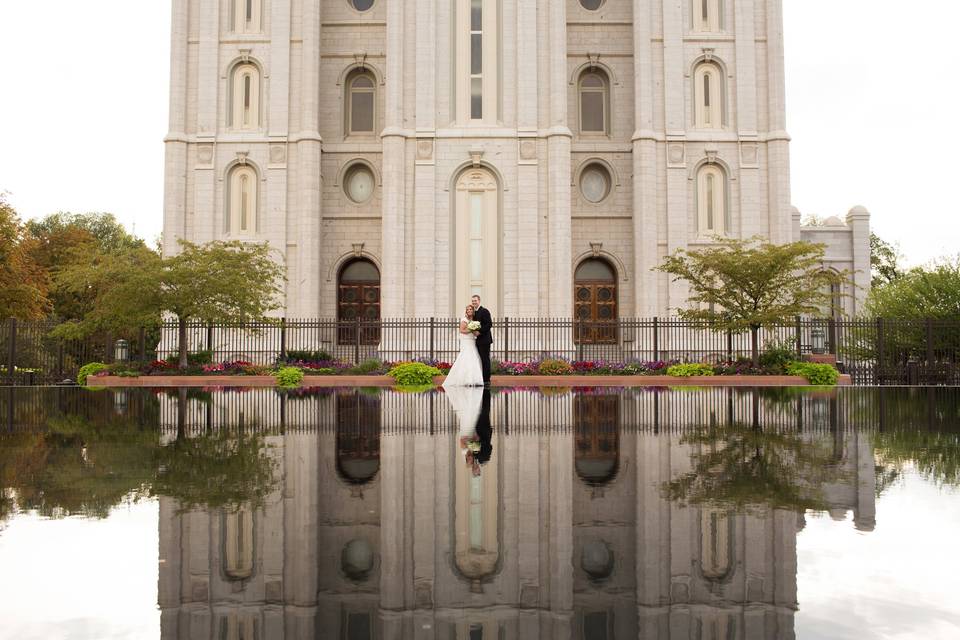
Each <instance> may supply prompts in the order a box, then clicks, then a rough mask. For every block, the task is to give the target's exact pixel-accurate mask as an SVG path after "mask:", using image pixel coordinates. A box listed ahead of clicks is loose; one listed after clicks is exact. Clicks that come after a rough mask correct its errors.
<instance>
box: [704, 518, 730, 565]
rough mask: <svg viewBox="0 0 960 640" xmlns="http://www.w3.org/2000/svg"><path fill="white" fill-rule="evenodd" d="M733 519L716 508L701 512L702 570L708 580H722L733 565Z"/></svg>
mask: <svg viewBox="0 0 960 640" xmlns="http://www.w3.org/2000/svg"><path fill="white" fill-rule="evenodd" d="M732 529H733V521H732V520H731V518H730V516H729V514H726V513H724V512H722V511H718V510H716V509H707V508H705V509H703V510H702V511H701V512H700V572H701V573H702V574H703V577H704V578H706V579H708V580H722V579H724V578H726V577H727V575H728V574H729V573H730V569H731V568H732V567H733V558H732V557H731V553H730V552H731V541H732V538H733V532H732Z"/></svg>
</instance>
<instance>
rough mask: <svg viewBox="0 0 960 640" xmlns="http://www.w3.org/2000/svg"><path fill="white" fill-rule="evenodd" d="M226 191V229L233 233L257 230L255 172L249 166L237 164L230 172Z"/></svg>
mask: <svg viewBox="0 0 960 640" xmlns="http://www.w3.org/2000/svg"><path fill="white" fill-rule="evenodd" d="M228 183H229V190H228V192H227V210H228V216H227V224H226V231H227V232H228V233H233V234H247V233H253V232H255V231H256V230H257V203H258V197H257V173H256V171H254V170H253V167H250V166H245V165H244V166H238V167H234V169H233V170H232V171H231V172H230V178H229V181H228Z"/></svg>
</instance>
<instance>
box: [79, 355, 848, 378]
mask: <svg viewBox="0 0 960 640" xmlns="http://www.w3.org/2000/svg"><path fill="white" fill-rule="evenodd" d="M324 355H325V354H324ZM450 366H451V365H450V364H449V363H448V362H443V361H438V360H432V359H417V360H411V361H401V362H384V361H381V360H375V359H372V360H367V361H364V362H361V363H359V364H353V363H349V362H344V361H341V360H335V359H324V360H300V359H289V358H288V359H284V360H278V361H277V363H276V365H274V366H264V365H255V364H252V363H250V362H247V361H243V360H235V361H230V362H219V363H208V364H191V365H189V366H187V367H186V368H183V369H181V368H179V367H177V365H176V363H173V362H170V361H167V360H157V361H154V362H151V363H150V364H148V365H145V366H143V367H141V368H137V367H135V366H131V365H129V364H123V363H118V364H113V365H103V364H99V363H91V364H90V365H86V366H85V367H84V369H83V371H84V373H85V374H86V375H87V376H88V377H89V378H96V377H103V376H116V377H138V376H147V377H149V376H166V377H169V376H178V377H179V376H207V377H217V378H222V377H224V376H269V377H276V376H277V374H278V372H279V371H281V370H285V371H287V373H286V374H285V375H286V377H287V379H292V378H291V377H290V376H292V375H293V374H292V372H291V370H296V371H299V372H302V374H303V375H304V376H310V377H315V376H335V377H366V378H374V377H383V376H385V375H391V377H394V378H395V379H397V380H398V381H399V380H400V379H401V378H403V379H405V378H404V376H400V378H398V377H397V375H396V373H397V372H406V371H408V370H409V371H414V370H416V371H420V372H429V373H430V375H433V376H443V375H446V374H447V373H448V372H449V371H450ZM491 372H492V374H493V375H496V376H509V377H540V378H542V377H551V378H565V377H576V378H581V377H597V378H600V377H616V378H623V377H634V376H659V377H664V378H671V379H677V380H680V379H690V378H697V379H703V378H707V377H721V378H730V377H734V378H741V379H742V378H745V377H770V376H793V377H797V376H799V377H802V378H805V379H806V380H807V381H809V382H810V383H811V384H817V385H826V386H831V385H834V384H836V383H837V376H838V373H837V370H836V369H835V368H834V367H833V366H831V365H827V364H815V363H809V362H803V363H800V362H794V361H792V360H783V359H779V360H775V361H773V360H768V361H761V364H760V365H759V366H756V365H754V364H753V363H752V362H751V361H749V360H736V361H731V362H721V363H716V364H708V363H681V362H665V361H655V362H641V361H637V362H611V361H606V360H575V361H569V360H565V359H562V358H546V359H542V360H535V361H532V362H511V361H502V362H501V361H494V362H493V363H492V366H491ZM425 375H426V374H424V375H420V376H419V377H417V380H418V381H419V382H418V383H419V384H424V382H423V380H421V378H424V379H425ZM78 381H79V380H78ZM80 383H81V384H83V381H80ZM401 384H402V383H401ZM521 384H522V383H521Z"/></svg>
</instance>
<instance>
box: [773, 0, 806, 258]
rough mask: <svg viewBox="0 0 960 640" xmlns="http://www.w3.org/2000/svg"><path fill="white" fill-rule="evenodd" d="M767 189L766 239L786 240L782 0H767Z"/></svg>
mask: <svg viewBox="0 0 960 640" xmlns="http://www.w3.org/2000/svg"><path fill="white" fill-rule="evenodd" d="M767 109H768V122H769V125H768V129H769V131H768V133H767V136H766V138H767V141H768V142H767V188H768V195H767V198H768V205H767V207H768V211H769V213H768V215H769V216H770V239H771V240H772V241H773V242H790V241H791V240H799V239H800V238H792V237H791V236H792V233H791V230H790V213H791V206H790V136H789V135H788V134H787V107H786V85H785V80H784V62H783V0H769V1H768V2H767Z"/></svg>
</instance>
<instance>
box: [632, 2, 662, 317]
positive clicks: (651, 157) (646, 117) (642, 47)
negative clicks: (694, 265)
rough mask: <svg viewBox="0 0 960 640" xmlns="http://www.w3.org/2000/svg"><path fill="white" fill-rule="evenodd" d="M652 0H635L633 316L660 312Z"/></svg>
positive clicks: (647, 315) (645, 315) (649, 315)
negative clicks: (654, 270) (658, 300)
mask: <svg viewBox="0 0 960 640" xmlns="http://www.w3.org/2000/svg"><path fill="white" fill-rule="evenodd" d="M652 15H653V11H652V0H633V69H634V123H635V124H634V134H633V256H634V262H633V270H634V273H633V282H634V287H635V290H634V301H635V302H634V315H636V316H640V317H651V316H655V315H657V314H658V311H659V310H658V308H657V281H656V274H654V273H653V271H651V270H652V269H653V268H654V267H655V266H657V262H658V259H657V258H658V255H657V231H658V227H659V224H658V220H657V168H658V167H657V134H656V132H655V131H654V130H653V91H654V66H653V50H652V46H651V42H650V35H651V34H650V20H651V19H652Z"/></svg>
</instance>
